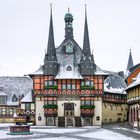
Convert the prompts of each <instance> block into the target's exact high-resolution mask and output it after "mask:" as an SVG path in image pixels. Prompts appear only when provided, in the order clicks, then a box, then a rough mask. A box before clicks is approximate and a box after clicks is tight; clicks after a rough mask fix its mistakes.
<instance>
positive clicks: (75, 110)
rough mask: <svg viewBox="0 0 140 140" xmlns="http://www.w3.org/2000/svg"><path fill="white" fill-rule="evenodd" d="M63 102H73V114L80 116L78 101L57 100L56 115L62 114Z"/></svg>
mask: <svg viewBox="0 0 140 140" xmlns="http://www.w3.org/2000/svg"><path fill="white" fill-rule="evenodd" d="M64 103H74V116H80V101H77V100H75V101H74V100H73V101H57V105H58V116H64Z"/></svg>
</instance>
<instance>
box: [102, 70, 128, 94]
mask: <svg viewBox="0 0 140 140" xmlns="http://www.w3.org/2000/svg"><path fill="white" fill-rule="evenodd" d="M108 74H109V76H108V77H107V78H106V79H105V81H104V91H105V92H108V93H116V94H125V92H124V89H125V88H126V83H125V81H124V78H123V77H121V76H119V74H118V73H116V72H109V71H108Z"/></svg>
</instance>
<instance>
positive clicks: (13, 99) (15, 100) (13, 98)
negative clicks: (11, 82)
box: [12, 94, 18, 102]
mask: <svg viewBox="0 0 140 140" xmlns="http://www.w3.org/2000/svg"><path fill="white" fill-rule="evenodd" d="M17 100H18V98H17V96H16V95H15V94H14V95H13V97H12V102H17Z"/></svg>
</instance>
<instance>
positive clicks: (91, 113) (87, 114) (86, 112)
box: [81, 109, 94, 117]
mask: <svg viewBox="0 0 140 140" xmlns="http://www.w3.org/2000/svg"><path fill="white" fill-rule="evenodd" d="M81 116H82V117H93V116H94V109H81Z"/></svg>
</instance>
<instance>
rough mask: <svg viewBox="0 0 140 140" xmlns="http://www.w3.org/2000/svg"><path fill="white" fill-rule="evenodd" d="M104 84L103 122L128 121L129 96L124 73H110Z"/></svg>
mask: <svg viewBox="0 0 140 140" xmlns="http://www.w3.org/2000/svg"><path fill="white" fill-rule="evenodd" d="M107 73H108V74H109V76H108V77H107V78H106V79H105V82H104V95H103V106H102V108H103V109H102V113H103V115H102V116H103V117H102V122H103V123H110V122H124V121H127V116H128V114H127V112H128V105H127V94H126V92H125V91H124V90H125V88H126V83H125V79H124V74H123V72H118V73H116V72H109V71H107Z"/></svg>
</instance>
